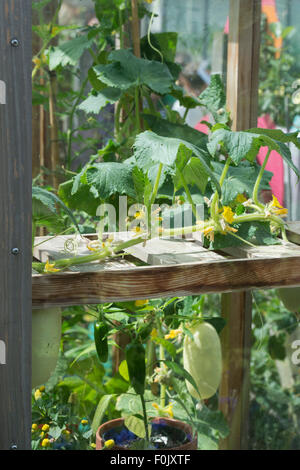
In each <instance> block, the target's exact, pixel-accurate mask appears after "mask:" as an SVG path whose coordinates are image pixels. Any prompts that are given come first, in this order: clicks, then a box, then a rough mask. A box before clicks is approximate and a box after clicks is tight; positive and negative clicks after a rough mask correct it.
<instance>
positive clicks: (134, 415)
mask: <svg viewBox="0 0 300 470" xmlns="http://www.w3.org/2000/svg"><path fill="white" fill-rule="evenodd" d="M203 300H204V297H203V298H202V300H201V305H199V304H196V305H190V304H189V305H188V304H187V303H186V300H183V299H180V298H173V299H171V300H169V301H167V302H161V301H153V302H151V303H149V302H148V301H144V304H143V302H142V301H137V302H126V303H117V304H116V305H114V306H113V307H108V308H106V309H105V311H104V310H103V308H101V307H100V308H98V309H97V316H98V320H97V322H96V323H95V327H94V336H95V346H96V351H97V354H98V358H99V360H100V361H101V362H106V361H107V360H108V344H109V342H110V340H109V338H110V337H111V336H112V335H113V334H114V333H115V332H116V331H122V333H123V334H124V333H126V334H127V335H128V344H127V345H126V347H125V351H124V352H125V359H124V360H123V361H122V362H121V364H120V367H119V374H120V375H121V377H122V378H123V380H125V381H126V382H127V383H128V386H129V389H128V390H127V391H126V392H122V393H120V394H112V395H107V396H105V397H102V398H101V401H100V403H99V406H98V408H97V410H96V413H95V418H94V422H93V425H92V428H93V430H94V432H95V434H96V448H97V449H98V450H105V449H107V448H110V449H112V450H138V449H146V450H155V449H159V450H170V449H172V450H196V449H197V441H198V434H199V433H200V436H202V432H203V428H204V427H207V428H211V429H210V432H213V431H214V433H215V438H216V440H218V437H220V436H221V435H222V436H225V435H226V432H227V427H226V424H225V422H224V420H223V418H222V416H221V415H219V414H218V419H217V420H216V416H215V415H214V419H212V414H213V412H212V411H211V410H210V409H209V408H207V406H206V405H205V404H204V400H207V399H209V398H210V397H212V396H214V395H215V394H216V392H217V389H218V386H219V383H220V379H221V370H222V357H221V347H220V340H219V335H218V333H217V330H216V329H215V326H216V327H217V328H218V330H219V331H220V327H221V325H222V320H221V319H220V318H214V319H211V318H206V317H205V316H204V315H203V314H202V313H201V311H202V308H203ZM116 318H117V319H118V325H116V324H115V323H114V319H116ZM213 325H214V326H213ZM180 346H181V347H180ZM182 350H183V354H182ZM195 357H197V358H198V361H195ZM182 359H183V363H182ZM197 364H198V366H197ZM199 365H200V366H199ZM192 397H193V398H192ZM111 400H113V401H114V402H115V407H116V409H117V410H118V411H119V412H120V414H121V417H120V418H118V419H113V420H110V421H107V422H104V423H101V421H102V420H103V417H104V415H105V413H106V411H107V410H108V409H109V406H110V403H111ZM177 418H178V419H177ZM216 422H218V424H217V425H216ZM217 436H218V437H217Z"/></svg>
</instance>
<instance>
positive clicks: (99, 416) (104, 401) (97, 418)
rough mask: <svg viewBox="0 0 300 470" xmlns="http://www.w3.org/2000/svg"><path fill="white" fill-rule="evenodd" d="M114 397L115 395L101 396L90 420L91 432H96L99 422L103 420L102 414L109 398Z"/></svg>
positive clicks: (105, 409)
mask: <svg viewBox="0 0 300 470" xmlns="http://www.w3.org/2000/svg"><path fill="white" fill-rule="evenodd" d="M114 397H115V395H103V397H101V399H100V401H99V403H98V406H97V408H96V411H95V414H94V418H93V422H92V431H93V434H96V432H97V430H98V428H99V426H100V424H101V423H102V421H103V418H104V415H105V413H106V411H107V409H108V407H109V405H110V402H111V400H112V399H113V398H114Z"/></svg>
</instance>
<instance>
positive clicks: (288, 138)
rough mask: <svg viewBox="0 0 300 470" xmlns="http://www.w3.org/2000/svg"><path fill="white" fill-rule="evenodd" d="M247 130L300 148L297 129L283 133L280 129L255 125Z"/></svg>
mask: <svg viewBox="0 0 300 470" xmlns="http://www.w3.org/2000/svg"><path fill="white" fill-rule="evenodd" d="M247 132H252V133H253V134H260V135H265V136H267V137H270V138H271V139H273V140H275V141H278V142H283V143H284V144H287V143H293V144H294V145H296V147H297V148H298V149H300V139H298V134H299V132H298V131H296V132H288V133H285V132H283V131H282V130H281V129H261V128H258V127H255V128H253V129H249V130H248V131H247Z"/></svg>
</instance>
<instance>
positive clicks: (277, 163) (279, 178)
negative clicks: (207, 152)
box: [195, 114, 284, 205]
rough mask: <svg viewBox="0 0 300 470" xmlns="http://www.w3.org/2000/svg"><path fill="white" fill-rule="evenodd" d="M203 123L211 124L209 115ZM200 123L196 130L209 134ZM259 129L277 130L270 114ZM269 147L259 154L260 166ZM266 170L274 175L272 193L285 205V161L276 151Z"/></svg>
mask: <svg viewBox="0 0 300 470" xmlns="http://www.w3.org/2000/svg"><path fill="white" fill-rule="evenodd" d="M202 121H207V122H209V121H210V119H209V115H208V114H207V115H206V116H203V118H202V119H201V122H202ZM201 122H199V123H198V124H197V125H196V126H195V129H197V130H198V131H200V132H203V133H204V134H208V127H207V126H206V125H205V124H201ZM257 127H261V128H262V129H276V126H275V124H274V122H273V121H272V119H271V118H270V116H269V114H265V115H264V116H261V117H259V118H258V120H257ZM267 151H268V149H267V147H262V148H261V149H260V151H259V153H258V156H257V161H258V163H259V164H260V165H262V163H263V161H264V159H265V156H266V155H267ZM266 170H268V171H271V172H272V173H273V177H272V179H271V182H270V186H271V189H272V193H273V194H274V196H276V197H277V199H278V201H279V203H280V204H281V205H283V203H284V167H283V160H282V157H281V156H280V155H279V154H278V153H277V152H275V151H274V150H273V151H272V152H271V154H270V157H269V161H268V163H267V166H266Z"/></svg>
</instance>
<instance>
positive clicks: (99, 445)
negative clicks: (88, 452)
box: [96, 418, 198, 452]
mask: <svg viewBox="0 0 300 470" xmlns="http://www.w3.org/2000/svg"><path fill="white" fill-rule="evenodd" d="M151 422H152V423H157V424H158V423H161V422H165V423H166V424H168V425H169V426H173V427H175V428H179V429H181V430H182V431H184V432H185V433H186V434H190V435H191V436H193V431H192V428H191V426H190V425H189V424H186V423H183V422H182V421H178V420H177V419H171V418H154V419H153V420H152V421H151ZM123 424H124V418H119V419H112V420H111V421H107V422H106V423H104V424H102V425H101V426H100V427H99V428H98V431H97V433H96V450H101V449H103V447H104V440H103V438H102V436H103V435H104V434H105V433H106V432H108V431H110V430H111V429H113V428H116V427H119V426H122V425H123ZM197 444H198V442H197V434H196V435H195V436H194V437H193V438H192V440H191V441H190V442H187V443H186V444H182V445H181V446H177V447H172V448H168V449H159V452H163V451H164V450H197V447H198V446H197ZM110 450H129V449H127V448H126V447H122V446H120V445H114V447H112V448H111V449H110Z"/></svg>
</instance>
